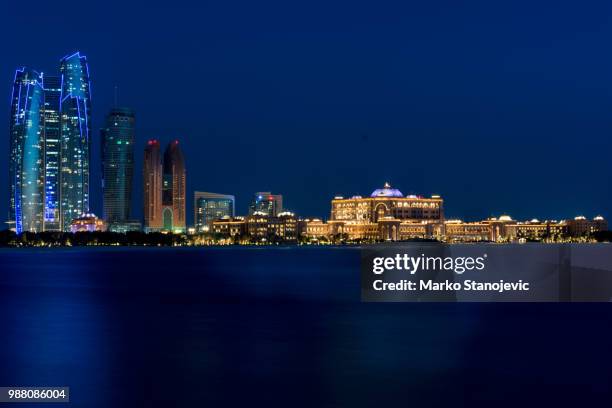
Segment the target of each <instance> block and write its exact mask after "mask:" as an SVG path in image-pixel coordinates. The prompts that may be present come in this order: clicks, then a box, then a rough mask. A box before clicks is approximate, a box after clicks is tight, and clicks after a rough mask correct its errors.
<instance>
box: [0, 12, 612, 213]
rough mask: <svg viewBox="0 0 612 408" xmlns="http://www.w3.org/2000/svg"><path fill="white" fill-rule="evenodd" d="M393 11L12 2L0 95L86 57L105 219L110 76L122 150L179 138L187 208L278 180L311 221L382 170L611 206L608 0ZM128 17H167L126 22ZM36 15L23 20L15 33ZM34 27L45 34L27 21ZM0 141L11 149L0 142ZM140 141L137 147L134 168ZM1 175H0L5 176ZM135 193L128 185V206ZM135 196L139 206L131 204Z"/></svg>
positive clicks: (586, 209)
mask: <svg viewBox="0 0 612 408" xmlns="http://www.w3.org/2000/svg"><path fill="white" fill-rule="evenodd" d="M35 3H36V2H35ZM387 6H388V7H390V8H391V10H388V11H389V12H388V13H387V12H385V13H384V15H381V14H380V13H377V12H376V11H372V10H371V9H370V8H366V7H364V6H363V5H359V4H350V5H349V4H348V3H346V4H344V6H341V5H339V4H334V5H331V6H330V5H323V4H322V3H318V2H316V1H315V2H314V3H312V4H311V6H310V8H309V9H308V10H301V11H300V12H299V13H283V11H285V12H286V11H288V10H287V8H292V7H294V6H290V5H285V6H282V7H280V9H278V8H277V7H275V6H271V5H264V6H262V7H259V8H258V7H254V5H249V4H246V3H244V4H241V7H239V9H240V10H241V13H239V14H238V15H235V9H230V8H229V6H228V5H223V4H215V5H210V4H207V5H199V6H195V10H194V13H188V14H189V15H188V16H186V17H185V16H184V15H183V14H184V13H180V14H179V13H178V12H176V10H174V11H173V10H170V11H169V12H167V13H169V14H166V12H162V11H161V10H158V9H156V8H148V9H146V10H143V9H141V8H139V7H136V6H135V5H124V6H123V7H122V18H118V16H117V15H115V14H114V13H112V12H111V10H110V9H108V10H107V9H105V8H104V7H100V6H97V5H84V6H83V8H81V7H75V8H74V9H68V8H67V9H64V10H62V11H61V12H60V10H56V9H54V8H53V7H52V6H51V5H48V4H40V7H33V9H34V11H32V13H30V15H29V18H26V17H25V15H23V13H22V12H20V11H19V10H17V9H16V7H15V6H14V5H12V4H10V5H8V7H9V14H10V15H14V18H13V19H10V21H8V22H7V24H6V25H3V26H2V27H0V30H1V32H2V33H3V34H5V36H6V38H12V36H14V33H16V32H19V33H20V41H15V42H11V41H7V42H5V43H3V44H2V45H1V47H2V49H3V54H2V55H3V58H4V60H5V61H6V62H7V63H6V64H5V65H4V66H2V67H0V77H2V78H4V80H3V81H2V83H4V84H5V88H4V92H5V95H6V98H7V100H8V99H9V97H10V91H11V90H10V89H9V88H10V81H11V80H12V79H13V75H14V68H16V67H17V66H29V67H33V68H36V69H40V70H41V71H42V72H45V73H46V74H49V73H55V71H56V70H57V59H58V57H61V56H62V55H66V54H69V53H70V52H72V51H73V50H81V51H82V52H83V53H84V55H87V57H88V59H89V64H90V69H91V76H92V81H93V83H92V87H93V94H92V95H93V96H92V99H93V109H94V110H93V115H92V117H91V119H92V122H93V123H92V124H91V129H92V135H93V143H92V146H91V147H92V158H93V160H94V164H93V165H92V166H90V167H91V179H92V182H91V187H90V193H91V203H92V208H91V211H92V212H94V213H96V214H98V215H100V216H101V215H102V213H103V208H102V203H103V200H102V189H101V188H100V180H101V166H100V165H99V161H98V160H99V157H100V143H99V142H98V137H99V133H98V130H99V129H100V128H102V127H104V119H105V118H104V116H105V114H106V113H107V111H108V109H110V108H111V107H112V106H114V99H115V87H117V92H116V94H117V99H118V105H119V106H129V107H131V108H132V109H134V111H135V112H136V114H137V116H138V123H137V124H136V141H135V144H136V146H143V145H144V143H146V140H148V139H150V138H158V139H159V140H160V141H161V142H162V144H163V145H164V146H165V144H166V143H167V141H169V140H173V139H179V140H181V141H182V142H183V143H184V146H185V147H186V150H185V152H184V154H185V155H186V161H187V163H188V167H189V169H188V170H189V173H190V175H191V176H190V177H189V178H188V180H187V191H188V192H189V194H188V197H189V199H188V200H187V214H188V217H187V218H188V223H191V222H192V220H191V217H192V214H193V208H192V205H193V202H192V200H191V196H190V194H191V192H192V191H195V190H204V191H218V192H224V193H228V194H233V195H235V196H236V199H237V203H236V204H237V208H236V210H237V213H246V212H247V209H248V205H249V201H250V197H251V196H252V194H253V192H254V191H273V192H280V193H282V194H283V195H284V198H285V201H286V202H285V203H284V204H285V206H286V207H287V208H290V209H292V210H294V211H296V212H297V213H299V214H303V215H305V216H324V215H325V214H327V212H328V208H327V207H328V206H327V200H328V199H329V198H331V197H333V196H335V195H347V194H366V193H368V192H369V191H370V189H371V186H373V185H379V184H380V183H381V182H382V181H384V180H390V181H392V182H393V184H395V185H398V186H402V188H403V192H404V193H406V194H410V193H422V194H427V195H430V194H436V193H437V194H442V195H444V197H445V199H446V200H447V203H448V204H449V206H448V208H449V211H451V212H450V213H449V214H448V216H449V217H458V218H463V219H483V218H486V217H487V216H490V215H495V214H501V213H504V212H508V213H511V214H512V215H513V216H514V217H516V218H519V219H529V218H532V217H537V218H562V217H567V216H568V215H571V214H580V213H584V214H591V215H595V214H598V213H602V214H603V215H604V216H608V215H609V214H610V213H611V210H612V187H611V185H612V182H611V175H610V174H611V173H612V171H611V169H610V165H609V164H608V163H607V160H606V159H605V157H604V158H602V157H600V156H599V154H601V153H602V152H603V153H605V152H607V151H609V150H610V148H611V147H612V142H611V141H610V137H609V136H610V134H612V120H610V112H611V111H612V97H610V95H612V80H611V78H612V77H611V75H610V72H612V58H610V57H609V56H608V55H607V53H602V52H599V50H601V49H605V47H606V44H605V41H604V39H606V38H609V36H610V35H612V27H610V26H609V25H608V23H607V22H606V21H605V19H604V18H603V16H605V15H607V13H608V11H609V8H610V5H607V4H605V3H603V2H599V3H594V4H593V6H594V7H595V8H596V9H597V10H599V11H598V12H597V13H592V12H591V13H588V12H586V11H585V10H578V11H577V10H575V8H574V7H569V5H567V4H561V5H557V6H555V7H554V10H555V14H554V16H553V17H552V18H549V17H550V15H549V13H550V8H549V7H545V6H544V5H541V4H538V5H535V6H534V5H532V4H527V3H524V2H515V3H513V4H512V5H511V6H508V7H507V8H505V9H503V10H499V11H500V12H499V13H486V11H487V10H489V8H495V7H497V6H495V5H465V4H463V5H460V4H452V3H448V4H445V6H444V7H441V8H440V7H433V6H430V5H427V4H419V5H416V6H412V7H411V8H410V9H408V8H407V6H404V5H401V4H387ZM347 8H348V9H350V10H351V12H350V13H349V14H350V15H349V16H347V18H341V16H343V15H344V13H345V12H346V10H347ZM527 9H528V10H529V13H525V10H527ZM11 10H12V11H13V12H14V14H11ZM198 10H199V11H204V10H205V11H206V12H201V13H198V12H197V11H198ZM317 10H319V11H320V10H325V12H324V13H319V12H318V11H317ZM489 11H491V10H489ZM88 12H89V13H94V12H95V13H96V15H99V16H100V18H99V19H94V21H88V23H87V24H82V25H80V26H79V30H78V34H77V30H75V29H74V25H73V24H72V22H75V21H83V20H82V16H83V15H86V13H88ZM173 13H176V14H173ZM179 15H180V16H181V17H180V18H178V17H179ZM196 15H199V16H200V17H201V18H202V19H204V22H205V24H202V23H201V22H200V23H198V24H195V23H196V20H195V16H196ZM281 15H282V16H283V18H282V19H280V18H279V16H281ZM482 15H490V16H495V17H494V19H493V20H487V19H482V18H481V16H482ZM230 16H232V17H231V18H229V17H230ZM247 16H249V17H248V18H247ZM391 16H393V17H391ZM599 16H601V17H599ZM173 17H177V19H176V21H179V20H180V19H181V18H184V19H186V23H185V24H178V23H177V22H176V21H175V19H174V18H173ZM225 17H227V18H225ZM251 17H256V18H255V19H252V18H251ZM30 19H31V20H30ZM141 21H149V22H152V23H155V24H157V25H158V26H160V27H161V28H160V29H159V30H158V31H155V32H153V33H152V32H151V30H150V29H147V28H146V27H144V26H143V27H141V28H142V30H134V25H136V26H139V24H141V23H140V22H141ZM198 21H199V20H198ZM219 21H226V24H223V25H221V24H220V23H219ZM228 21H229V23H227V22H228ZM34 22H35V24H36V27H37V29H36V30H23V27H24V26H25V24H34ZM514 22H517V24H514ZM519 27H520V29H519ZM111 28H112V29H111ZM39 30H42V31H43V32H48V33H53V40H52V41H47V42H43V41H41V40H40V35H38V36H34V32H40V31H39ZM476 33H478V35H476ZM485 33H486V35H484V34H485ZM194 39H197V41H195V42H194ZM126 40H127V42H126ZM24 44H27V46H24ZM120 44H128V45H129V46H121V45H120ZM458 49H461V50H462V51H461V53H458V51H457V50H458ZM569 55H573V56H575V58H571V59H570V58H568V56H569ZM366 56H367V57H366ZM184 61H189V63H185V62H184ZM5 109H6V110H5V114H4V115H0V128H2V129H8V119H9V113H8V112H9V109H10V108H9V106H8V104H5ZM5 134H6V133H5ZM187 147H188V148H187ZM1 149H2V150H0V154H2V155H3V157H8V152H7V149H8V142H5V143H4V144H3V145H2V146H1ZM142 154H143V153H142V151H141V150H140V149H139V148H138V149H136V151H135V163H134V165H135V168H136V169H137V170H136V171H137V174H138V169H140V168H141V166H142V157H143V156H142ZM200 157H204V158H205V160H204V159H203V160H200ZM228 163H230V164H228ZM50 171H51V169H50ZM0 181H1V182H3V183H5V185H8V174H6V171H5V172H2V174H1V177H0ZM7 190H8V188H6V189H3V192H2V193H1V194H0V203H1V205H0V213H2V218H3V220H2V221H4V220H5V217H6V214H7V213H8V208H7V205H8V198H7V197H6V194H8V191H7ZM141 201H142V186H141V185H140V183H135V186H134V196H133V202H134V203H139V202H141ZM132 209H133V211H134V214H133V218H136V219H141V218H142V210H141V209H140V206H139V205H133V206H132Z"/></svg>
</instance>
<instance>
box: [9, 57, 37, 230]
mask: <svg viewBox="0 0 612 408" xmlns="http://www.w3.org/2000/svg"><path fill="white" fill-rule="evenodd" d="M42 78H43V77H42V74H39V73H37V72H36V71H33V70H30V69H26V68H22V69H19V70H17V72H16V73H15V80H14V82H13V94H12V97H11V118H10V142H9V143H10V144H9V197H10V199H9V221H8V222H9V225H10V226H11V227H12V228H14V229H15V231H16V232H17V233H21V232H24V231H32V232H40V231H42V230H43V213H44V180H45V167H44V165H45V164H44V163H45V160H44V145H45V143H44V117H43V115H44V113H43V112H44V103H45V102H44V101H45V95H44V89H43V81H42Z"/></svg>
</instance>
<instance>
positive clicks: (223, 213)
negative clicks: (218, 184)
mask: <svg viewBox="0 0 612 408" xmlns="http://www.w3.org/2000/svg"><path fill="white" fill-rule="evenodd" d="M235 202H236V200H235V198H234V196H233V195H226V194H217V193H207V192H203V191H196V192H195V193H194V200H193V221H194V224H195V229H196V231H197V232H205V231H208V230H209V228H210V226H211V224H212V221H214V220H218V219H220V218H223V217H233V216H234V213H235V208H236V204H235Z"/></svg>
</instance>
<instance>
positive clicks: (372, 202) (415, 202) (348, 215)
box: [330, 183, 444, 224]
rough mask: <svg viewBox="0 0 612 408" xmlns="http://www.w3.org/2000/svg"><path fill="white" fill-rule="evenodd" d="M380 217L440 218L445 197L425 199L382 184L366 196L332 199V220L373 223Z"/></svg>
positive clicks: (404, 218) (431, 219)
mask: <svg viewBox="0 0 612 408" xmlns="http://www.w3.org/2000/svg"><path fill="white" fill-rule="evenodd" d="M383 217H393V218H395V219H398V220H411V221H423V220H427V221H441V220H443V219H444V200H443V199H442V198H441V197H440V196H437V195H434V196H431V198H425V197H421V196H416V195H408V196H404V195H403V194H402V193H401V191H399V190H398V189H395V188H392V187H391V185H390V184H389V183H385V185H384V187H383V188H380V189H376V190H374V191H373V192H372V194H370V196H369V197H362V196H353V197H351V198H344V197H341V196H337V197H335V198H334V199H333V200H332V209H331V218H330V220H332V221H342V222H346V223H360V224H363V223H376V222H378V220H379V219H382V218H383Z"/></svg>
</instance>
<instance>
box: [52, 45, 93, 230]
mask: <svg viewBox="0 0 612 408" xmlns="http://www.w3.org/2000/svg"><path fill="white" fill-rule="evenodd" d="M60 73H61V76H62V79H61V80H62V86H61V89H62V95H61V105H60V120H61V141H60V152H61V154H60V157H61V164H60V169H61V171H60V205H61V206H60V209H61V210H60V211H61V223H62V229H63V230H64V231H70V223H71V221H72V220H73V219H75V218H78V217H80V216H81V215H82V214H86V213H89V165H90V155H91V154H90V152H91V149H90V147H91V137H90V136H91V93H90V91H91V86H90V77H89V67H88V65H87V59H86V58H85V56H82V55H81V54H80V53H78V52H76V53H74V54H72V55H69V56H67V57H64V58H62V60H61V62H60Z"/></svg>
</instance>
